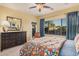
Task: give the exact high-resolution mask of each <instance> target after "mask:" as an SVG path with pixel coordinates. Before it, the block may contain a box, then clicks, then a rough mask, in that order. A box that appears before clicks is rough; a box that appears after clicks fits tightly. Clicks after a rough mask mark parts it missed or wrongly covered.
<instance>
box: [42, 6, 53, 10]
mask: <svg viewBox="0 0 79 59" xmlns="http://www.w3.org/2000/svg"><path fill="white" fill-rule="evenodd" d="M43 7H44V8H50V9H51V10H53V8H51V7H49V6H43Z"/></svg>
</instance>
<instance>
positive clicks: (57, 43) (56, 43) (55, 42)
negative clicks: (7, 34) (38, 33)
mask: <svg viewBox="0 0 79 59" xmlns="http://www.w3.org/2000/svg"><path fill="white" fill-rule="evenodd" d="M64 42H65V39H62V38H60V39H59V38H53V37H50V38H47V37H44V38H39V39H38V38H36V39H34V40H31V41H29V42H27V43H25V44H24V46H23V47H22V48H21V49H20V56H58V55H59V52H60V48H61V47H62V45H63V43H64Z"/></svg>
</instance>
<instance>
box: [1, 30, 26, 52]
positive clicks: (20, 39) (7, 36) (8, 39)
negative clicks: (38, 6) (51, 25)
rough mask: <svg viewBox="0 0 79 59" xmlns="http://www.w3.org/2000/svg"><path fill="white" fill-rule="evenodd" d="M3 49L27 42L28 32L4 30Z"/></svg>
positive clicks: (2, 34)
mask: <svg viewBox="0 0 79 59" xmlns="http://www.w3.org/2000/svg"><path fill="white" fill-rule="evenodd" d="M0 36H1V37H0V41H1V51H2V50H3V49H7V48H11V47H14V46H17V45H21V44H24V43H25V42H26V32H23V31H22V32H3V33H1V34H0Z"/></svg>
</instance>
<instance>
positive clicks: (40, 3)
mask: <svg viewBox="0 0 79 59" xmlns="http://www.w3.org/2000/svg"><path fill="white" fill-rule="evenodd" d="M35 4H36V5H38V4H42V5H44V4H46V3H35Z"/></svg>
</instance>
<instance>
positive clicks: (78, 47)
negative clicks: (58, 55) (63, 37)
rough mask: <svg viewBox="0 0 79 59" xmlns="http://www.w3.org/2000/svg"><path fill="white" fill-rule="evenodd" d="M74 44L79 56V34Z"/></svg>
mask: <svg viewBox="0 0 79 59" xmlns="http://www.w3.org/2000/svg"><path fill="white" fill-rule="evenodd" d="M74 42H75V47H76V52H77V54H79V34H78V35H76V37H75V40H74Z"/></svg>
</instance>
